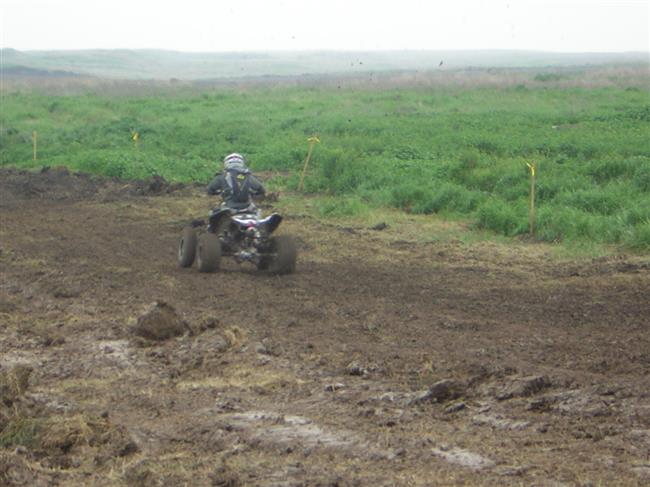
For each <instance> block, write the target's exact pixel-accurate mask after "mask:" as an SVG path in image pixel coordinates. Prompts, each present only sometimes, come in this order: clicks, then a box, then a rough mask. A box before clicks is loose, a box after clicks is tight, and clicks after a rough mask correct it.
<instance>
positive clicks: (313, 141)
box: [298, 135, 320, 191]
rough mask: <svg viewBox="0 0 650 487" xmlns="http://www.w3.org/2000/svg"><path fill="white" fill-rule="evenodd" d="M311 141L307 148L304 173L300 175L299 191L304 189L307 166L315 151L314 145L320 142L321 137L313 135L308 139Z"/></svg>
mask: <svg viewBox="0 0 650 487" xmlns="http://www.w3.org/2000/svg"><path fill="white" fill-rule="evenodd" d="M307 141H308V142H309V149H308V150H307V157H306V158H305V164H304V166H303V168H302V174H301V175H300V183H299V184H298V191H302V190H303V189H304V182H305V174H306V173H307V166H309V160H310V159H311V154H312V152H314V146H315V145H316V144H318V143H319V142H320V139H319V138H318V137H317V136H315V135H313V136H311V137H309V138H308V139H307Z"/></svg>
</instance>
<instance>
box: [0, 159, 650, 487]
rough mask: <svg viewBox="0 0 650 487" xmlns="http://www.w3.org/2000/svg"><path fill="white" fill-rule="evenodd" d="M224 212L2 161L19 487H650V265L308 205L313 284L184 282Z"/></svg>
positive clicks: (149, 186) (304, 276)
mask: <svg viewBox="0 0 650 487" xmlns="http://www.w3.org/2000/svg"><path fill="white" fill-rule="evenodd" d="M209 203H210V202H209V201H208V200H206V199H205V198H202V197H201V196H200V194H199V192H198V191H196V190H194V189H193V188H188V187H186V188H178V187H172V186H171V185H169V184H168V183H166V182H161V181H157V180H154V181H150V182H148V183H127V182H123V181H112V180H104V179H98V178H94V177H90V176H87V175H83V174H70V173H68V172H67V171H66V170H64V169H56V168H55V169H50V170H49V171H44V172H42V173H28V172H19V171H11V170H2V171H0V351H1V354H0V373H1V374H2V375H1V376H2V377H3V379H2V382H1V383H0V391H2V394H3V397H2V398H0V428H1V430H0V485H100V486H101V485H169V486H176V485H264V486H271V485H273V486H280V485H282V486H289V485H292V486H293V485H295V486H298V485H323V486H325V485H364V486H365V485H368V486H378V485H421V486H429V485H539V486H545V485H548V486H551V485H553V486H558V485H585V486H586V485H647V484H648V482H650V392H649V391H650V300H649V298H648V297H649V296H650V266H649V265H648V259H647V258H643V257H639V256H636V257H634V256H616V257H608V258H602V259H594V260H586V259H583V260H575V261H568V262H567V261H560V260H558V259H557V258H553V257H551V256H550V254H549V253H547V252H546V251H545V250H544V249H543V248H541V247H539V246H535V245H532V244H531V245H517V246H514V245H513V246H512V247H507V246H504V245H501V244H489V243H483V244H474V245H463V244H460V243H458V244H456V243H435V244H419V243H417V242H414V241H410V240H409V239H408V238H405V237H404V235H403V233H404V232H402V230H404V229H400V228H398V225H395V224H391V225H388V226H386V227H383V230H382V231H381V232H378V231H377V230H372V229H371V228H370V225H366V227H365V228H357V229H355V230H354V232H350V231H346V229H345V228H337V227H336V226H335V225H332V224H328V225H323V224H320V223H319V222H317V221H315V220H311V219H309V218H292V216H291V215H287V218H286V220H285V221H284V222H283V224H282V227H281V228H280V229H279V233H284V234H292V235H294V236H295V237H296V240H297V242H298V252H299V260H298V265H297V268H296V271H295V273H293V274H289V275H283V276H276V275H272V274H269V273H267V272H259V271H257V270H255V269H254V268H253V267H247V266H245V265H242V266H241V267H240V266H238V265H237V264H235V263H234V262H232V260H229V259H226V258H224V262H223V263H222V266H221V267H222V268H221V269H220V270H219V272H217V273H216V274H204V273H199V272H197V270H196V268H190V269H181V268H180V267H179V266H178V265H177V262H176V250H177V243H178V237H179V236H180V232H181V230H182V228H183V227H184V225H186V224H187V223H188V222H190V221H191V220H192V219H193V218H197V217H202V216H204V215H205V214H206V213H207V208H208V207H209ZM406 233H408V232H406ZM406 233H404V234H406ZM155 302H164V303H167V304H168V305H169V306H170V307H173V309H174V310H175V312H174V314H173V316H172V315H169V316H167V315H165V316H167V318H169V317H170V316H171V318H169V321H168V322H167V321H166V322H165V323H167V324H169V323H173V324H174V327H173V328H174V332H173V333H170V334H165V336H164V337H162V339H160V340H147V341H146V343H142V341H141V340H140V338H139V337H138V336H137V335H135V334H134V330H136V329H138V320H139V319H140V324H142V323H143V320H145V321H146V319H145V318H141V317H142V316H143V315H145V313H147V311H149V310H150V309H151V306H152V303H155ZM167 318H165V319H167ZM149 338H151V337H149ZM157 338H160V337H157ZM143 345H144V346H143ZM27 370H29V371H30V374H27V379H28V380H27V381H25V380H22V379H21V377H25V375H24V374H25V373H26V372H25V371H27ZM21 371H22V372H21Z"/></svg>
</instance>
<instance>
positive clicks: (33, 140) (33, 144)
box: [32, 130, 36, 160]
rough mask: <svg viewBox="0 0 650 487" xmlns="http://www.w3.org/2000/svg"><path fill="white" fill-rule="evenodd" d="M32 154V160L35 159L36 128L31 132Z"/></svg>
mask: <svg viewBox="0 0 650 487" xmlns="http://www.w3.org/2000/svg"><path fill="white" fill-rule="evenodd" d="M32 154H33V157H34V160H36V130H34V131H33V132H32Z"/></svg>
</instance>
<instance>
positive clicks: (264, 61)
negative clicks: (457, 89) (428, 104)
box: [0, 49, 649, 80]
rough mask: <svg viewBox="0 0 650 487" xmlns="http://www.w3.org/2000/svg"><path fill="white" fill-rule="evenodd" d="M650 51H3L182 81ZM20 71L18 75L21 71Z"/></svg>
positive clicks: (630, 59) (8, 68) (19, 59)
mask: <svg viewBox="0 0 650 487" xmlns="http://www.w3.org/2000/svg"><path fill="white" fill-rule="evenodd" d="M648 62H649V58H648V53H640V52H631V53H588V54H584V53H569V54H566V53H548V52H537V51H494V50H491V51H370V52H353V51H350V52H343V51H337V52H334V51H316V52H307V51H302V52H299V51H296V52H267V53H263V52H231V53H184V52H176V51H162V50H125V49H115V50H84V51H17V50H15V49H2V50H0V65H1V68H2V74H3V75H9V74H10V73H12V72H13V73H16V72H18V71H19V70H20V69H32V70H40V71H42V72H49V73H52V72H61V71H65V72H68V74H69V73H78V74H81V75H91V76H98V77H103V78H116V79H159V80H167V79H171V78H176V79H183V80H197V79H208V78H209V79H217V78H241V77H249V76H252V77H259V76H295V75H302V74H359V73H365V72H383V71H401V70H418V71H430V70H447V69H458V68H468V67H477V68H485V67H497V68H507V67H520V68H541V67H547V66H558V67H561V66H584V65H599V64H612V63H613V64H639V63H643V64H648ZM17 70H18V71H17Z"/></svg>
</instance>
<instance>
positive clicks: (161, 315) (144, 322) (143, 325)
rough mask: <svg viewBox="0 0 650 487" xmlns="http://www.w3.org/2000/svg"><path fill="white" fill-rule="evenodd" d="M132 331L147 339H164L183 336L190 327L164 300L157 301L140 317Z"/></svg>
mask: <svg viewBox="0 0 650 487" xmlns="http://www.w3.org/2000/svg"><path fill="white" fill-rule="evenodd" d="M131 331H132V332H133V334H134V335H136V336H138V337H141V338H144V339H146V340H155V341H163V340H168V339H170V338H173V337H177V336H181V335H183V334H185V333H187V332H189V331H190V328H189V326H188V325H187V323H186V322H185V321H183V320H182V319H181V317H180V316H179V315H178V313H177V312H176V310H175V309H174V307H173V306H171V305H169V304H167V303H165V302H164V301H156V302H155V303H153V304H152V305H151V307H150V308H149V310H148V311H147V312H146V313H145V314H143V315H142V316H140V317H139V318H138V322H137V323H136V324H135V326H134V327H133V328H132V330H131Z"/></svg>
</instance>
